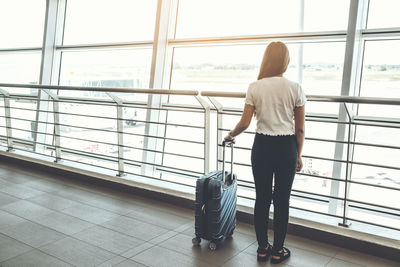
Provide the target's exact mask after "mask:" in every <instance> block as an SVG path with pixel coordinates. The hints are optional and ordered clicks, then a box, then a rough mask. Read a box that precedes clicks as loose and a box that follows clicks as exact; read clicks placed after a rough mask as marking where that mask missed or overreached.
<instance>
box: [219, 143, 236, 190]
mask: <svg viewBox="0 0 400 267" xmlns="http://www.w3.org/2000/svg"><path fill="white" fill-rule="evenodd" d="M233 144H234V143H233V141H232V140H224V141H222V147H223V153H222V154H223V155H222V182H223V183H224V184H225V179H226V177H225V148H226V146H227V145H230V147H231V177H233Z"/></svg>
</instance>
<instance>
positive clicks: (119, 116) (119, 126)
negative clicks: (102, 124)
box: [107, 93, 125, 176]
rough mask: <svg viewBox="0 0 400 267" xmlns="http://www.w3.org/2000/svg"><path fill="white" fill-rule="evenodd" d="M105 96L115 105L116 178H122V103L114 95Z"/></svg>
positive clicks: (123, 173)
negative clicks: (116, 140)
mask: <svg viewBox="0 0 400 267" xmlns="http://www.w3.org/2000/svg"><path fill="white" fill-rule="evenodd" d="M107 95H108V96H109V97H110V98H112V100H114V102H115V103H116V104H117V132H118V133H117V139H118V174H117V176H124V175H125V172H124V124H123V122H124V120H123V111H122V109H123V107H122V105H123V101H122V99H120V98H119V97H117V96H116V95H114V94H111V93H107Z"/></svg>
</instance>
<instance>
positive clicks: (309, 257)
mask: <svg viewBox="0 0 400 267" xmlns="http://www.w3.org/2000/svg"><path fill="white" fill-rule="evenodd" d="M252 246H253V247H254V249H251V250H245V252H246V253H249V254H250V255H252V256H253V257H256V255H257V252H256V251H257V247H258V245H257V244H256V243H254V244H253V245H252ZM287 247H288V249H289V250H290V251H291V256H290V258H289V259H287V260H285V262H284V264H286V265H291V266H296V267H297V266H299V267H303V266H304V267H308V266H325V265H326V264H327V263H328V262H329V261H330V260H331V259H332V257H328V256H325V255H321V254H318V253H316V252H312V251H308V250H304V249H299V248H296V247H291V246H287Z"/></svg>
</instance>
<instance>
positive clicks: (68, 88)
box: [0, 83, 199, 96]
mask: <svg viewBox="0 0 400 267" xmlns="http://www.w3.org/2000/svg"><path fill="white" fill-rule="evenodd" d="M0 87H13V88H33V89H54V90H65V91H90V92H109V93H136V94H158V95H188V96H196V95H198V94H199V92H198V91H193V90H166V89H131V88H113V87H86V86H63V85H37V84H35V85H33V84H10V83H0Z"/></svg>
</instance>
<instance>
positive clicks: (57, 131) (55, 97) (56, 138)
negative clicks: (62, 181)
mask: <svg viewBox="0 0 400 267" xmlns="http://www.w3.org/2000/svg"><path fill="white" fill-rule="evenodd" d="M42 91H43V92H45V93H46V94H47V95H49V96H50V97H51V99H52V100H53V115H54V147H55V151H56V157H55V158H56V159H55V160H54V162H59V161H60V160H61V142H60V139H61V136H60V103H59V98H58V95H55V94H53V93H52V92H50V91H49V90H47V89H43V90H42Z"/></svg>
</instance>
